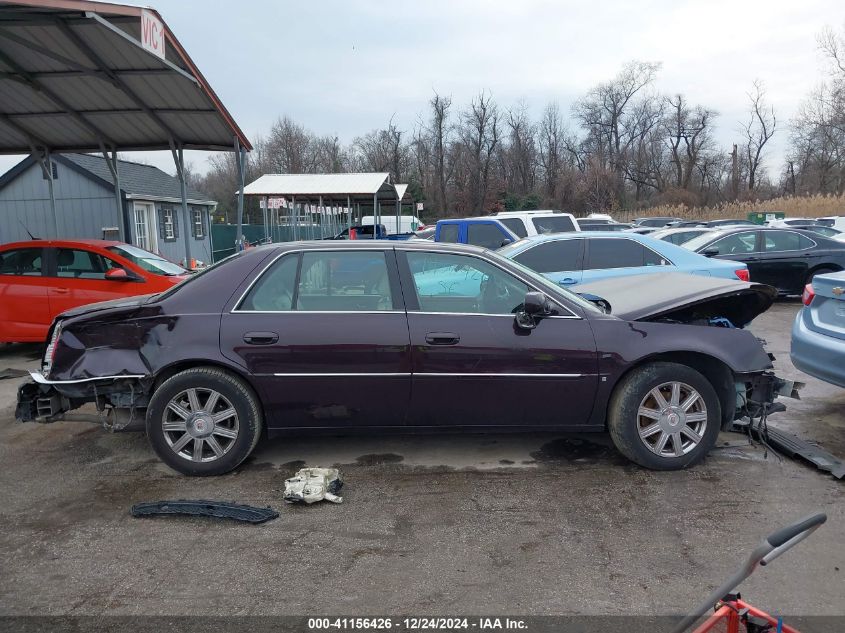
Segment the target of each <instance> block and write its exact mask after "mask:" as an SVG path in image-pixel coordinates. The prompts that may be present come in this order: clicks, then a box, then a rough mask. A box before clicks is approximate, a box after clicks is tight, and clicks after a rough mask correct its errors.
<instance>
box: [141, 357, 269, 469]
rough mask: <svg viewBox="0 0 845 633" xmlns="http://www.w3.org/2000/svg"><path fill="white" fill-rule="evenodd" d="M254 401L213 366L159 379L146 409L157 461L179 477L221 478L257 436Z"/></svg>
mask: <svg viewBox="0 0 845 633" xmlns="http://www.w3.org/2000/svg"><path fill="white" fill-rule="evenodd" d="M261 426H262V416H261V408H260V406H259V404H258V399H257V398H256V396H255V394H254V393H253V391H252V389H250V387H249V386H248V385H247V384H246V383H245V382H244V381H243V380H241V379H240V378H238V377H236V376H234V375H232V374H229V373H227V372H225V371H222V370H220V369H217V368H213V367H197V368H192V369H187V370H185V371H182V372H179V373H178V374H176V375H174V376H172V377H170V378H168V379H167V380H165V381H164V382H163V383H162V384H161V385H160V386H159V387H158V389H156V391H155V393H154V394H153V397H152V399H151V400H150V405H149V407H148V408H147V437H149V439H150V444H152V447H153V450H155V452H156V454H157V455H158V456H159V457H160V458H161V460H162V461H163V462H164V463H166V464H167V465H168V466H170V467H171V468H173V469H174V470H177V471H179V472H180V473H183V474H185V475H197V476H207V475H222V474H223V473H226V472H229V471H230V470H232V469H233V468H236V467H237V466H238V465H239V464H240V463H241V462H243V461H244V460H245V459H246V458H247V456H249V454H250V453H251V452H252V451H253V449H254V448H255V445H256V444H257V443H258V438H259V437H260V435H261Z"/></svg>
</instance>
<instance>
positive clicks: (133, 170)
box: [0, 154, 217, 205]
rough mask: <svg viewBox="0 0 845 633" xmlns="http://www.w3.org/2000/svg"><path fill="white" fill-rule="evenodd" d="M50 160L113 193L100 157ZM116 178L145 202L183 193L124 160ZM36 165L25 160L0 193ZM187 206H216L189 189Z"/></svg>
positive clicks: (0, 182) (169, 180)
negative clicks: (94, 181) (92, 180)
mask: <svg viewBox="0 0 845 633" xmlns="http://www.w3.org/2000/svg"><path fill="white" fill-rule="evenodd" d="M51 158H52V160H54V161H56V162H57V163H61V164H63V165H66V166H67V167H69V168H71V169H74V170H76V171H78V172H80V173H83V174H85V175H87V176H88V177H91V178H93V179H94V180H96V181H97V182H98V183H99V184H100V185H102V186H103V187H106V188H107V189H110V190H111V191H114V181H113V180H112V175H111V172H110V171H109V166H108V164H107V163H106V160H105V158H103V157H102V156H92V155H91V154H55V155H53V156H52V157H51ZM117 162H118V167H117V169H118V174H119V175H120V190H121V191H123V192H124V193H125V194H126V195H127V196H128V197H130V198H132V197H137V198H146V199H153V200H154V199H172V200H174V201H181V200H182V189H181V184H180V183H179V179H178V178H176V177H174V176H171V175H170V174H168V173H166V172H164V171H162V170H161V169H159V168H158V167H153V166H152V165H143V164H141V163H134V162H130V161H127V160H118V161H117ZM35 164H37V161H36V158H35V157H34V156H31V155H30V156H27V157H26V158H25V159H24V160H22V161H21V162H20V163H18V164H17V165H15V166H14V167H12V168H11V169H10V170H9V171H7V172H6V173H5V174H3V175H2V176H0V189H2V188H3V187H5V186H6V185H7V184H8V183H10V182H11V181H12V180H14V179H15V178H16V177H17V176H18V175H19V174H21V173H22V172H23V171H25V170H26V169H28V168H29V167H30V166H31V165H35ZM188 202H191V203H193V204H212V205H213V204H217V203H216V201H214V200H209V199H208V196H206V195H205V194H204V193H202V192H201V191H197V190H196V189H192V188H191V187H188Z"/></svg>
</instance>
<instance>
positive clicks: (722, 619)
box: [692, 600, 800, 633]
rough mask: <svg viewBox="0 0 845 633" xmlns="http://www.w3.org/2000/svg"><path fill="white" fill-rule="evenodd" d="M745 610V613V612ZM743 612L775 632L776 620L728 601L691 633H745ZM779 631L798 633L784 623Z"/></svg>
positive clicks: (753, 609)
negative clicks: (763, 622) (762, 621)
mask: <svg viewBox="0 0 845 633" xmlns="http://www.w3.org/2000/svg"><path fill="white" fill-rule="evenodd" d="M746 609H747V611H745V610H746ZM743 611H745V613H747V615H750V616H754V617H757V618H761V619H763V620H766V621H767V622H768V623H769V624H771V625H772V627H773V628H772V631H775V630H777V624H778V620H777V618H775V617H772V616H771V615H769V614H768V613H766V612H765V611H761V610H760V609H757V608H755V607H753V606H751V605H750V604H748V603H747V602H744V601H742V600H728V601H727V602H721V603H719V607H718V608H717V609H716V612H715V613H713V614H712V615H711V616H710V617H708V618H707V620H706V621H704V622H703V623H702V624H700V625H699V626H698V628H696V629H694V630H693V631H692V633H711V632H716V631H718V633H745V630H746V627H745V625H744V624H743V622H742V615H741V614H740V613H741V612H743ZM781 630H782V631H783V633H800V631H799V630H798V629H794V628H792V627H791V626H789V625H788V624H786V623H784V624H783V628H782V629H781Z"/></svg>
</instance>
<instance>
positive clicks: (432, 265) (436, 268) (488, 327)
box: [397, 249, 597, 427]
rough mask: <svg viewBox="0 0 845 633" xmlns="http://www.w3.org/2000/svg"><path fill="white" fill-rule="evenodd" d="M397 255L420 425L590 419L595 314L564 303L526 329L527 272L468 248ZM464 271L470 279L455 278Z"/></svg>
mask: <svg viewBox="0 0 845 633" xmlns="http://www.w3.org/2000/svg"><path fill="white" fill-rule="evenodd" d="M397 257H398V262H399V267H400V273H401V275H402V289H403V293H404V295H405V300H406V303H407V306H408V313H407V314H408V329H409V331H410V336H411V350H412V366H413V384H412V396H411V407H410V410H409V424H410V425H413V426H419V427H444V426H460V427H481V426H489V427H497V426H498V427H526V426H537V427H542V426H572V427H577V426H579V425H583V424H584V423H586V422H587V420H588V419H589V416H590V413H591V412H592V409H593V404H594V399H595V393H596V382H597V375H596V372H597V360H596V345H595V340H594V338H593V333H592V329H591V328H590V325H589V323H588V321H587V320H585V319H583V318H581V316H580V315H577V314H576V313H575V312H574V311H573V310H569V309H567V308H566V307H564V306H557V307H556V310H555V314H554V316H551V317H549V318H544V319H542V320H541V322H540V323H539V325H538V326H537V328H536V329H533V330H521V329H519V328H517V327H515V322H514V313H515V312H516V311H517V309H518V308H519V306H520V305H521V304H522V302H523V299H524V297H525V293H526V292H527V291H528V290H535V288H533V287H531V286H529V285H528V284H527V283H526V282H525V281H524V280H522V279H520V278H519V277H518V276H516V275H514V274H512V273H511V272H509V271H507V270H505V269H503V268H502V267H500V266H499V265H497V264H494V263H492V261H490V260H488V259H486V258H484V257H482V256H479V255H472V254H467V253H446V252H429V251H422V250H411V249H407V250H402V249H399V250H397ZM456 275H462V276H464V277H465V281H464V282H463V283H454V278H455V276H456ZM441 279H446V280H447V282H446V283H439V282H440V280H441Z"/></svg>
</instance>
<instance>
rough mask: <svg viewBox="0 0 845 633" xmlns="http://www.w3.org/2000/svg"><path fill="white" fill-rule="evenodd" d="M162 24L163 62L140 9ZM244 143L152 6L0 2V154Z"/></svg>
mask: <svg viewBox="0 0 845 633" xmlns="http://www.w3.org/2000/svg"><path fill="white" fill-rule="evenodd" d="M144 13H147V14H148V17H149V16H150V15H151V16H152V17H153V18H154V19H157V20H158V21H159V22H160V23H161V25H162V27H163V30H164V42H165V47H164V48H165V57H164V58H163V59H162V58H161V57H159V56H157V55H156V54H154V53H153V52H151V51H150V50H148V49H147V48H144V46H143V45H142V42H141V38H142V34H141V23H142V14H144ZM236 142H237V143H238V144H239V145H240V147H241V148H243V149H245V150H249V149H252V146H251V145H250V143H249V140H248V139H247V138H246V136H245V135H244V133H243V132H242V131H241V130H240V128H239V127H238V126H237V124H236V123H235V121H234V119H233V118H232V116H231V115H230V114H229V112H228V111H227V110H226V108H225V107H224V106H223V104H222V103H221V102H220V99H219V98H218V97H217V95H216V94H215V93H214V91H213V90H212V89H211V87H210V86H209V84H208V82H207V81H206V80H205V78H204V77H203V76H202V74H201V73H200V72H199V70H198V69H197V67H196V65H195V64H194V63H193V61H191V58H190V57H189V56H188V54H187V53H186V52H185V49H184V48H183V47H182V45H181V44H180V43H179V41H178V40H177V39H176V37H175V36H174V35H173V33H172V32H171V31H170V29H169V28H168V27H167V25H166V24H165V23H164V20H163V19H162V18H161V16H160V15H159V14H158V13H157V12H156V11H155V10H153V9H142V8H141V7H135V6H128V5H120V4H110V3H100V2H85V1H80V0H17V1H12V2H9V1H5V0H0V153H6V154H21V153H29V152H31V151H33V150H34V149H35V148H46V149H49V150H50V151H52V152H79V151H83V152H84V151H102V150H103V147H104V146H105V147H107V148H119V149H120V150H122V151H131V150H166V149H173V148H174V146H175V147H178V148H181V149H198V150H223V151H232V150H233V146H234V145H235V143H236Z"/></svg>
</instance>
